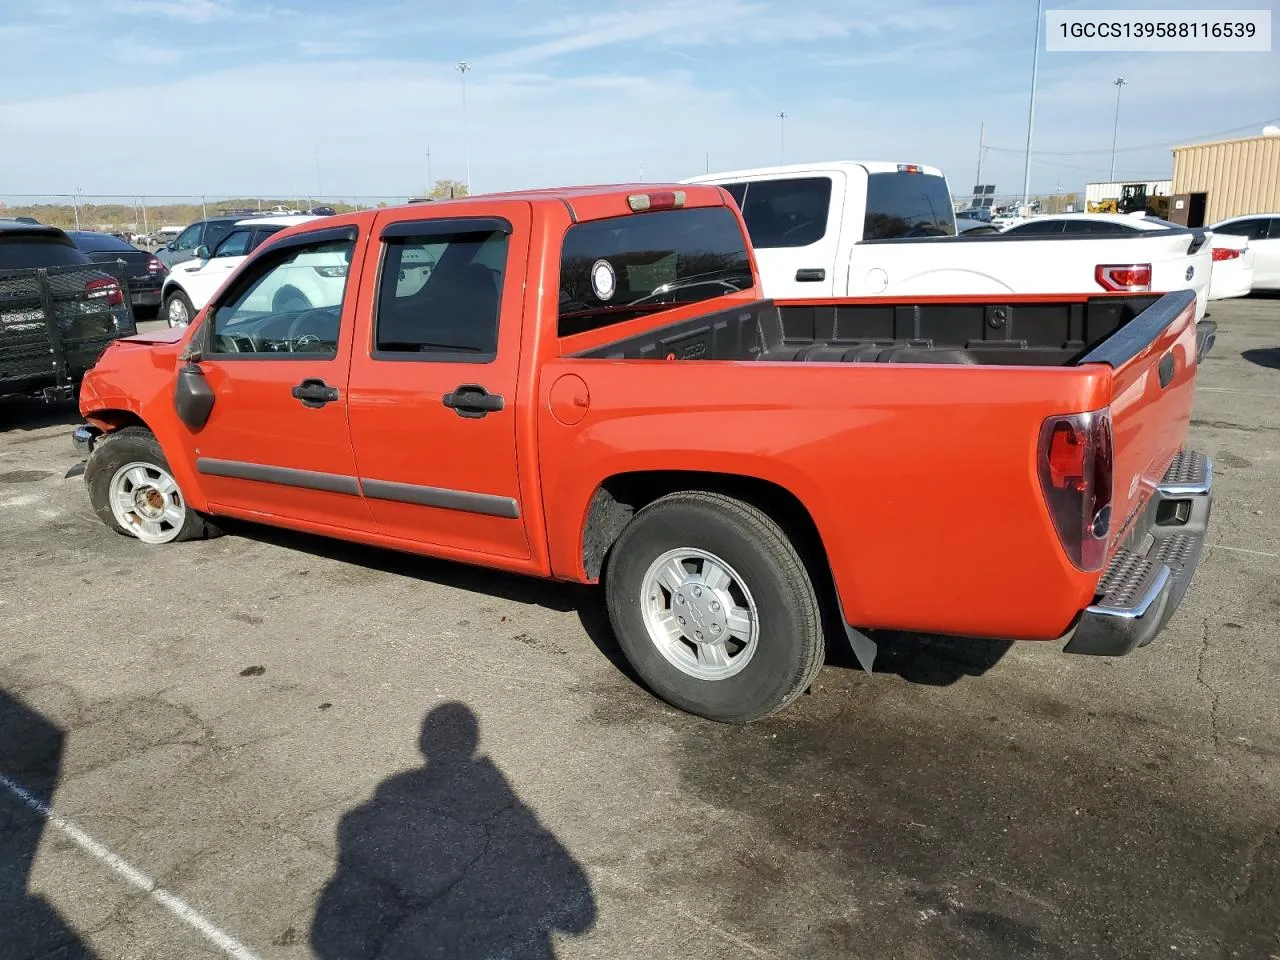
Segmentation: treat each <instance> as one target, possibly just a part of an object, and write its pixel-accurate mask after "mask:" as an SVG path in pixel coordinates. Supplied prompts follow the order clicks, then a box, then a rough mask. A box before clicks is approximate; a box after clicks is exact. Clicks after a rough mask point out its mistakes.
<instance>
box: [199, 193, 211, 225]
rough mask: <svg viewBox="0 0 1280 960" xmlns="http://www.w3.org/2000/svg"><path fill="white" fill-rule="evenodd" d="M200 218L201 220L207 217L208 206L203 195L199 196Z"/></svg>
mask: <svg viewBox="0 0 1280 960" xmlns="http://www.w3.org/2000/svg"><path fill="white" fill-rule="evenodd" d="M200 219H201V220H208V219H209V207H208V206H207V205H206V204H205V199H204V197H201V198H200Z"/></svg>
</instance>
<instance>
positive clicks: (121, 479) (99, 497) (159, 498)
mask: <svg viewBox="0 0 1280 960" xmlns="http://www.w3.org/2000/svg"><path fill="white" fill-rule="evenodd" d="M84 480H85V485H86V486H87V487H88V489H89V503H90V504H91V505H92V506H93V512H94V513H96V514H97V515H98V519H99V520H101V521H102V522H103V523H105V524H106V525H107V526H108V527H110V528H111V529H112V530H114V531H116V533H119V534H122V535H124V536H127V537H134V538H136V539H138V540H141V541H142V542H143V543H147V544H150V545H161V544H167V543H180V542H182V541H184V540H208V539H210V538H212V537H216V536H220V535H221V534H222V531H221V530H219V529H218V527H217V526H216V525H215V524H213V523H212V522H211V521H209V520H208V519H206V518H205V517H204V516H202V515H201V514H199V513H197V512H196V511H195V510H193V509H191V507H189V506H187V504H186V500H185V498H183V496H182V492H181V491H180V490H179V489H178V485H177V481H175V480H174V479H173V474H172V473H171V472H170V470H169V461H168V460H166V459H165V456H164V451H162V450H161V449H160V442H159V441H158V440H156V438H155V435H154V434H153V433H152V432H151V431H150V430H148V429H147V428H146V427H124V428H123V429H120V430H117V431H116V432H115V433H110V434H107V435H106V436H105V437H103V438H102V440H100V441H99V442H98V443H97V445H96V446H95V447H94V449H93V453H92V454H91V455H90V457H89V462H88V464H86V465H85V471H84ZM130 497H132V499H133V503H134V507H133V508H132V509H129V508H126V507H125V506H123V504H122V501H123V500H126V499H129V498H130Z"/></svg>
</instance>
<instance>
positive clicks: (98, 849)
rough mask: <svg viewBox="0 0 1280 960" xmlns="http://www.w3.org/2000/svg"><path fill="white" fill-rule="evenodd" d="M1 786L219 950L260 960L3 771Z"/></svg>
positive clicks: (241, 959)
mask: <svg viewBox="0 0 1280 960" xmlns="http://www.w3.org/2000/svg"><path fill="white" fill-rule="evenodd" d="M0 786H2V787H4V788H5V789H6V790H8V791H9V793H11V794H13V796H15V797H17V799H18V800H20V801H21V802H22V804H23V805H24V806H25V807H27V808H28V809H29V810H31V811H33V812H35V813H37V814H39V815H40V816H41V817H43V818H44V819H45V820H46V821H47V822H48V823H49V824H50V825H51V826H52V827H54V828H55V829H56V830H58V831H59V832H60V833H62V834H63V836H65V837H66V838H67V839H68V840H70V841H71V842H72V843H74V844H75V845H76V846H77V847H79V848H80V849H81V850H83V851H84V852H85V853H87V854H89V856H91V857H93V858H94V859H95V860H97V861H98V862H99V863H101V864H102V865H103V866H105V867H106V868H107V869H108V870H110V871H111V872H112V873H114V874H115V875H116V876H118V877H120V878H121V879H122V880H124V881H125V882H126V883H128V884H131V885H132V886H135V887H137V888H138V889H139V890H141V891H143V892H144V893H146V894H147V895H148V896H150V897H151V899H152V900H154V901H155V902H156V903H158V904H160V906H162V907H164V908H165V909H166V910H168V911H169V912H170V913H171V914H173V915H174V916H175V917H177V918H178V919H179V920H181V921H182V922H183V923H185V924H186V925H187V926H189V927H191V928H192V929H193V930H195V931H196V932H197V933H199V934H200V935H201V936H203V937H204V938H205V939H206V940H208V941H209V942H210V943H212V944H213V945H214V946H216V947H218V949H220V950H221V951H222V952H223V953H225V954H226V955H227V956H229V957H234V958H235V960H259V957H258V955H257V954H256V953H254V952H253V951H252V950H250V949H249V948H248V947H246V946H245V945H244V944H242V943H241V942H240V941H239V940H237V939H236V938H235V937H232V936H231V935H229V934H226V933H223V932H222V931H221V930H219V929H218V928H217V927H216V926H214V925H213V923H211V922H210V921H209V920H207V919H205V917H204V916H203V915H202V914H201V913H200V912H199V911H198V910H196V908H195V907H193V906H191V904H189V903H187V902H186V901H185V900H183V899H182V898H181V897H179V896H177V895H176V894H173V893H170V892H169V891H168V890H166V889H164V887H161V886H158V885H157V884H156V882H155V881H154V880H152V879H151V878H150V877H148V876H147V875H146V874H145V873H143V872H142V871H141V870H139V869H138V868H137V867H135V866H133V865H132V864H130V863H129V862H128V861H127V860H125V859H123V858H122V857H118V856H116V855H115V854H114V853H112V852H111V851H110V850H108V849H107V848H106V847H104V846H103V845H102V844H101V843H99V842H98V841H97V840H95V839H93V837H91V836H89V835H88V834H87V833H85V832H84V831H83V830H81V829H80V828H79V827H77V826H76V825H75V824H74V823H72V822H71V821H70V820H67V819H66V818H65V817H60V816H58V815H57V814H56V813H54V812H53V811H52V810H50V809H49V807H48V806H47V805H46V804H44V803H42V802H41V801H40V799H39V798H37V797H36V796H35V795H34V794H32V793H31V792H30V791H29V790H27V789H26V788H25V787H23V786H22V785H21V784H19V783H15V782H14V781H12V780H10V779H9V778H8V777H6V776H5V775H4V774H2V773H0Z"/></svg>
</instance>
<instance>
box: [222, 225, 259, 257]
mask: <svg viewBox="0 0 1280 960" xmlns="http://www.w3.org/2000/svg"><path fill="white" fill-rule="evenodd" d="M251 236H252V234H251V233H250V232H249V231H248V230H236V231H235V232H234V233H229V234H227V237H226V239H224V240H223V241H222V242H221V243H220V244H218V246H217V249H215V250H214V251H213V256H214V258H215V259H216V258H218V257H243V256H244V255H245V254H246V253H248V252H249V237H251Z"/></svg>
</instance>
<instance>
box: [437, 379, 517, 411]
mask: <svg viewBox="0 0 1280 960" xmlns="http://www.w3.org/2000/svg"><path fill="white" fill-rule="evenodd" d="M440 402H441V403H443V404H444V405H445V406H446V407H448V408H449V409H450V410H452V411H453V412H454V413H456V414H457V415H458V416H460V417H466V418H467V419H469V420H478V419H479V418H480V417H483V416H485V415H486V414H490V413H497V412H498V411H499V410H501V409H502V408H503V407H504V406H506V403H505V401H504V400H503V399H502V394H500V393H490V392H489V391H488V390H486V389H485V388H484V387H482V386H480V385H479V384H476V383H464V384H463V385H462V386H460V387H455V388H454V390H453V392H452V393H446V394H445V395H444V396H443V397H441V398H440Z"/></svg>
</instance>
